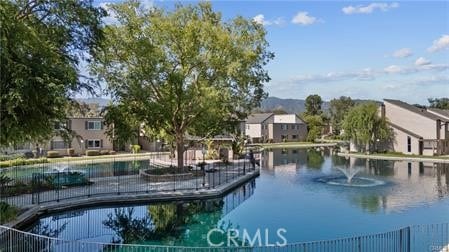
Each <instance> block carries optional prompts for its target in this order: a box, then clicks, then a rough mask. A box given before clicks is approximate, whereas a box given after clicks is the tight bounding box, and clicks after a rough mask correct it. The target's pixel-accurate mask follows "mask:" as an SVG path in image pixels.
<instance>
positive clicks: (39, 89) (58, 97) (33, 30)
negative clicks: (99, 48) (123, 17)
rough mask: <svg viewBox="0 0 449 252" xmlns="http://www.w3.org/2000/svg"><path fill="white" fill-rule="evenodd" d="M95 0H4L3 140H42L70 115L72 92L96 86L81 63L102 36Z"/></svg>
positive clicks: (0, 50) (0, 52)
mask: <svg viewBox="0 0 449 252" xmlns="http://www.w3.org/2000/svg"><path fill="white" fill-rule="evenodd" d="M104 14H105V13H104V11H103V10H102V9H99V8H95V7H94V6H93V5H92V1H91V0H87V1H83V0H65V1H51V0H17V1H11V0H4V1H0V24H1V25H0V46H1V47H0V62H1V67H0V73H1V78H0V145H1V146H8V145H11V144H13V143H20V142H25V141H33V140H36V141H39V140H42V139H45V138H47V137H49V136H50V134H52V133H53V128H54V127H53V126H54V123H55V121H62V120H64V119H65V116H66V109H67V105H68V103H69V101H70V97H71V96H72V94H73V93H74V92H78V91H80V90H84V88H87V90H89V91H92V84H91V83H90V81H89V79H88V78H87V77H83V76H82V75H81V74H80V71H79V64H80V62H81V61H82V60H83V57H84V58H85V57H86V55H89V53H92V52H93V48H94V47H95V46H96V45H98V42H99V41H100V40H101V18H102V17H103V16H104Z"/></svg>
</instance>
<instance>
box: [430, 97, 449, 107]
mask: <svg viewBox="0 0 449 252" xmlns="http://www.w3.org/2000/svg"><path fill="white" fill-rule="evenodd" d="M428 101H429V104H430V106H429V107H431V108H438V109H449V98H429V99H428Z"/></svg>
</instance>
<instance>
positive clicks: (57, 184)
mask: <svg viewBox="0 0 449 252" xmlns="http://www.w3.org/2000/svg"><path fill="white" fill-rule="evenodd" d="M60 173H61V172H60V171H58V180H57V183H56V192H57V193H58V199H57V200H56V202H59V184H60V182H61V180H60V177H59V174H60Z"/></svg>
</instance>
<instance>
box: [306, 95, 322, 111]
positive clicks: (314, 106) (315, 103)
mask: <svg viewBox="0 0 449 252" xmlns="http://www.w3.org/2000/svg"><path fill="white" fill-rule="evenodd" d="M322 105H323V100H322V99H321V96H319V95H316V94H314V95H309V96H307V98H306V101H305V108H306V111H305V113H306V114H307V115H321V114H322V113H323V111H322V110H321V106H322Z"/></svg>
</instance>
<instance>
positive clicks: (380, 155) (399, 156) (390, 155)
mask: <svg viewBox="0 0 449 252" xmlns="http://www.w3.org/2000/svg"><path fill="white" fill-rule="evenodd" d="M339 155H340V156H354V157H362V158H377V159H382V158H386V159H397V160H404V159H410V160H414V159H415V160H423V161H426V160H444V161H449V156H424V155H407V154H403V153H397V152H390V153H372V154H365V153H361V152H351V153H348V154H345V153H339Z"/></svg>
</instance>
